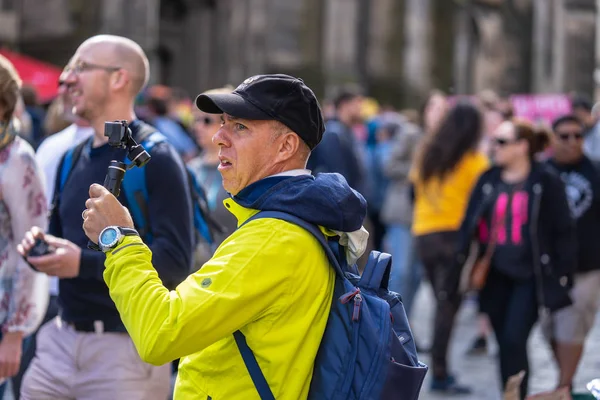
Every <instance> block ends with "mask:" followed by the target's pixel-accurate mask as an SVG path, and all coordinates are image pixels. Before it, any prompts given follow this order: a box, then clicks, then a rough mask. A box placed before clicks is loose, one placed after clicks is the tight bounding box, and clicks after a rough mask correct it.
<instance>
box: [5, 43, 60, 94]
mask: <svg viewBox="0 0 600 400" xmlns="http://www.w3.org/2000/svg"><path fill="white" fill-rule="evenodd" d="M0 54H2V55H3V56H4V57H6V58H7V59H8V60H9V61H10V62H12V63H13V65H14V66H15V68H16V70H17V72H18V73H19V76H21V79H22V80H23V84H24V85H31V86H33V87H34V88H35V89H36V91H37V94H38V99H39V101H40V102H42V103H45V102H48V101H50V100H52V98H54V97H55V96H56V94H57V91H58V78H59V77H60V74H61V72H62V69H61V68H58V67H56V66H54V65H52V64H48V63H45V62H43V61H39V60H36V59H35V58H31V57H28V56H26V55H23V54H18V53H13V52H12V51H9V50H6V49H0Z"/></svg>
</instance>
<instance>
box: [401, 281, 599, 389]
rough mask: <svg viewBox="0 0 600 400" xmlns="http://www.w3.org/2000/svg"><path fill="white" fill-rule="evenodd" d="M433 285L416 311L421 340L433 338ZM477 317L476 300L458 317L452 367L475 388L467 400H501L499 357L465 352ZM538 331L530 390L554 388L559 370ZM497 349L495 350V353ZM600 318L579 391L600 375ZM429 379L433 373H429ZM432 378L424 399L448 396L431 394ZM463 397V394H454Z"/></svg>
mask: <svg viewBox="0 0 600 400" xmlns="http://www.w3.org/2000/svg"><path fill="white" fill-rule="evenodd" d="M431 296H432V295H431V291H430V287H429V286H428V285H423V286H422V288H421V290H420V292H419V294H418V298H417V301H416V302H415V306H416V309H415V310H414V311H415V313H414V315H415V318H414V321H413V322H412V324H413V331H414V335H415V337H417V340H418V341H419V343H424V344H428V343H429V340H430V335H429V331H430V330H429V329H430V326H431V320H432V315H433V301H432V297H431ZM476 326H477V319H476V307H475V305H474V304H473V303H472V302H465V303H464V304H463V307H462V310H461V312H460V314H459V316H458V319H457V325H456V328H455V332H454V339H453V345H452V346H451V349H452V350H451V351H452V361H451V368H452V370H453V371H456V372H457V375H458V376H459V379H460V381H461V382H463V383H465V384H467V383H468V384H469V385H471V386H472V387H473V389H474V394H473V395H471V396H463V397H460V399H464V400H476V399H477V400H484V399H485V400H487V399H489V400H496V399H500V398H501V396H500V390H499V383H498V372H497V371H498V370H497V368H498V367H497V362H496V358H495V357H493V356H491V355H490V356H466V355H464V354H465V352H466V350H467V348H468V347H469V345H470V344H471V342H472V340H473V337H474V335H475V332H476ZM534 329H535V330H534V333H533V335H532V337H531V339H530V342H529V349H530V350H529V358H530V364H531V368H532V378H531V379H530V382H529V384H530V388H531V390H530V393H538V392H540V391H545V390H549V389H552V388H553V385H554V384H555V382H556V376H557V371H556V368H555V365H554V361H553V359H552V356H551V353H550V352H549V349H548V347H547V345H546V342H545V341H544V340H543V338H542V336H541V334H540V332H539V329H538V328H537V327H536V328H534ZM494 352H495V348H492V349H491V353H494ZM599 355H600V317H599V318H596V325H595V327H594V330H593V331H592V333H591V336H590V338H589V339H588V342H587V347H586V350H585V355H584V358H583V361H582V364H581V365H580V367H579V371H578V374H577V377H576V380H575V391H576V392H587V391H586V389H585V385H586V383H587V382H589V381H591V380H592V379H594V378H600V356H599ZM421 359H422V361H423V362H425V363H428V362H429V357H428V355H427V354H424V355H422V356H421ZM427 375H428V378H429V377H430V373H428V374H427ZM428 388H429V382H428V379H427V380H426V381H425V384H424V386H423V390H422V391H421V396H420V399H421V400H441V399H444V398H447V397H444V396H437V395H432V394H430V393H429V390H428ZM453 398H456V399H459V397H453Z"/></svg>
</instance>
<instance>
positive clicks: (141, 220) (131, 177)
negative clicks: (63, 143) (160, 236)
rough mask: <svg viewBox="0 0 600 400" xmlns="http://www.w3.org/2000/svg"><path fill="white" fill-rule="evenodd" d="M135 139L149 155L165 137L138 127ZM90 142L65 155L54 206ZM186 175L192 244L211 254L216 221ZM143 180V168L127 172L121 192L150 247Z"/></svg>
mask: <svg viewBox="0 0 600 400" xmlns="http://www.w3.org/2000/svg"><path fill="white" fill-rule="evenodd" d="M137 137H138V138H139V140H140V144H141V145H142V146H143V147H144V148H145V149H146V151H147V152H151V151H152V148H153V147H154V146H155V145H157V144H158V143H162V142H166V141H167V139H166V137H164V136H163V135H162V134H161V133H160V132H158V131H156V129H155V128H153V127H152V126H150V125H148V124H142V125H141V127H140V131H139V132H138V135H137ZM91 142H92V138H89V139H88V140H86V141H83V142H82V143H80V144H79V145H77V146H75V147H72V148H70V149H69V150H68V151H67V152H66V153H65V155H64V158H63V161H62V162H61V164H60V167H59V168H60V169H59V173H58V176H57V178H58V182H57V185H56V190H55V195H54V202H55V204H56V201H57V199H58V197H59V195H60V193H61V192H62V190H63V188H64V186H65V183H66V182H67V179H68V177H69V174H70V172H71V170H72V168H73V166H74V165H75V164H76V163H77V160H78V159H79V156H80V155H81V152H82V151H83V150H84V148H86V147H89V146H91ZM123 162H124V163H125V164H126V165H129V164H131V161H130V160H129V159H128V158H127V157H124V160H123ZM186 173H187V179H188V185H189V189H190V194H191V196H192V206H193V217H194V231H195V245H196V246H197V247H198V246H201V245H202V244H207V245H208V246H209V247H210V253H211V254H212V252H214V250H215V247H216V246H215V240H214V235H215V233H221V231H222V227H221V226H220V225H219V224H218V223H217V222H216V221H214V220H213V219H212V218H210V213H209V211H208V201H207V199H206V194H205V192H204V190H203V189H202V187H201V186H200V185H199V183H198V182H197V180H196V178H195V175H194V174H193V172H192V171H190V169H189V168H187V167H186ZM146 179H147V178H146V167H145V166H143V167H140V168H132V169H130V170H128V171H127V173H126V174H125V177H124V178H123V183H122V185H121V190H122V191H123V194H124V195H125V198H126V199H127V208H128V210H129V212H130V213H131V218H133V222H134V223H135V227H136V229H137V231H138V232H139V233H140V236H141V237H142V239H143V240H144V243H146V244H148V245H150V244H152V240H153V235H152V231H151V229H150V224H149V222H148V221H149V217H148V189H147V186H146V182H147V181H146ZM208 258H210V257H208Z"/></svg>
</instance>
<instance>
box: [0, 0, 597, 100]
mask: <svg viewBox="0 0 600 400" xmlns="http://www.w3.org/2000/svg"><path fill="white" fill-rule="evenodd" d="M34 2H35V6H33V3H34ZM596 2H597V0H460V1H459V0H371V1H369V0H295V1H287V0H285V1H284V0H169V1H166V0H163V1H160V0H44V1H43V2H38V1H37V0H15V1H14V4H15V7H14V8H15V11H14V12H17V13H20V14H19V18H20V19H19V20H20V21H21V23H20V25H19V29H21V31H20V32H19V34H18V35H16V37H11V34H10V32H9V29H8V27H7V29H5V31H6V32H5V33H4V36H2V32H3V31H2V30H1V29H0V36H1V39H3V40H4V42H5V44H6V43H7V42H8V43H9V44H10V46H11V47H13V48H16V49H17V50H20V51H23V52H26V53H29V54H31V55H33V56H35V57H38V58H40V59H44V60H47V61H50V62H52V63H55V64H57V65H64V63H66V62H67V60H68V58H69V57H70V55H72V54H73V51H74V50H75V48H76V47H77V45H79V43H81V41H83V40H84V39H85V38H87V37H89V36H91V35H93V34H97V33H114V34H120V35H124V36H128V37H130V38H132V39H134V40H136V41H138V42H139V43H140V44H141V45H142V46H143V47H144V49H145V50H146V52H147V54H148V56H149V58H150V60H151V69H152V77H151V82H153V83H154V82H162V83H166V84H168V85H173V86H179V87H182V88H185V89H187V91H188V92H189V93H190V94H192V95H193V94H195V93H197V92H199V91H202V90H206V89H209V88H214V87H218V86H222V85H225V84H232V85H236V84H237V83H239V82H240V81H242V80H243V79H244V78H245V77H247V76H249V75H253V74H257V73H274V72H281V73H289V74H294V75H297V76H301V77H302V78H303V79H305V81H307V83H309V84H310V85H311V86H312V87H314V88H315V91H317V93H318V94H319V95H320V96H325V95H327V94H328V93H331V91H332V89H333V88H335V87H336V86H338V85H340V84H343V83H345V82H358V83H360V84H362V85H363V86H365V87H366V88H367V89H368V90H369V92H370V93H372V94H373V95H375V96H376V97H377V98H380V99H381V100H382V102H385V103H392V104H395V105H399V106H402V105H411V106H415V105H418V104H419V103H420V102H421V100H422V99H423V98H424V97H425V96H426V94H427V93H428V91H429V90H430V89H432V88H440V89H442V90H444V91H447V92H449V93H473V92H477V91H480V90H483V89H487V88H490V89H494V90H496V91H498V92H501V93H509V92H531V91H538V92H562V91H569V90H577V91H584V92H588V93H590V94H591V92H592V90H593V88H594V81H593V71H594V69H595V65H596V51H595V46H594V43H595V40H596V26H595V25H596ZM9 14H10V13H2V12H1V11H0V22H1V21H3V19H2V18H4V17H6V18H4V20H7V21H8V20H10V18H9V17H10V15H9ZM13 19H14V18H13Z"/></svg>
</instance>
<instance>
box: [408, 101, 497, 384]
mask: <svg viewBox="0 0 600 400" xmlns="http://www.w3.org/2000/svg"><path fill="white" fill-rule="evenodd" d="M481 131H482V117H481V114H480V112H479V110H478V109H477V108H476V107H475V106H473V105H471V104H469V103H458V104H457V105H455V106H454V107H453V108H452V109H450V110H449V112H448V113H447V114H446V116H445V117H444V119H443V120H442V122H441V124H440V125H439V127H438V129H437V130H435V131H433V132H432V133H430V134H429V135H428V136H427V137H426V138H425V140H424V141H423V144H422V146H421V148H420V150H419V153H418V154H417V157H416V159H415V164H414V165H413V169H412V171H411V181H412V183H413V188H414V195H415V204H414V215H413V227H412V233H413V235H414V236H415V238H416V242H417V250H418V253H419V256H420V258H421V261H422V263H423V266H424V268H425V273H426V275H427V277H428V279H429V281H430V283H431V285H432V287H433V291H434V294H435V298H436V302H437V304H436V311H435V322H434V332H433V344H432V347H431V357H432V372H433V379H432V380H431V389H432V390H433V391H439V392H443V393H445V394H467V393H469V392H470V389H469V388H468V387H466V386H462V385H459V384H458V383H457V381H456V379H455V378H454V376H452V374H450V373H449V371H448V367H447V362H446V358H447V357H446V356H447V352H448V343H449V340H450V335H451V332H452V326H453V324H454V317H455V315H456V312H457V311H458V308H459V306H460V300H461V298H460V294H459V292H458V282H459V275H460V271H459V270H457V269H456V268H453V266H454V263H453V261H454V254H455V251H456V248H457V245H458V243H457V238H458V229H459V228H460V225H461V223H462V220H463V217H464V213H465V210H466V208H467V202H468V200H469V196H470V194H471V191H472V189H473V187H474V185H475V183H476V182H477V179H478V178H479V175H481V173H482V172H483V171H485V170H486V169H487V168H488V167H489V161H488V158H487V157H486V156H485V155H484V154H483V153H480V152H479V151H478V150H477V147H478V145H479V142H480V137H481Z"/></svg>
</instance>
